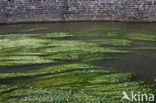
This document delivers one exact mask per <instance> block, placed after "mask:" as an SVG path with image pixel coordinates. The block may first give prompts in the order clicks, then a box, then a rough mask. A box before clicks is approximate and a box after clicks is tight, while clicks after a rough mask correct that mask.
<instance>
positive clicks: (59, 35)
mask: <svg viewBox="0 0 156 103" xmlns="http://www.w3.org/2000/svg"><path fill="white" fill-rule="evenodd" d="M71 36H73V35H71V34H69V33H63V32H62V33H46V34H41V35H40V36H39V37H41V38H63V37H71Z"/></svg>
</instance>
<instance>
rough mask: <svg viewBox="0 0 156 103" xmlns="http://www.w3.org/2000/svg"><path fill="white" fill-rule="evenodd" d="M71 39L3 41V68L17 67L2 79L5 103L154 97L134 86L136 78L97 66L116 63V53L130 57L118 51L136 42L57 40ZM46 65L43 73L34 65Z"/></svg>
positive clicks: (40, 37)
mask: <svg viewBox="0 0 156 103" xmlns="http://www.w3.org/2000/svg"><path fill="white" fill-rule="evenodd" d="M30 31H34V30H30ZM101 31H102V30H101ZM118 31H120V29H114V28H112V29H110V28H109V29H105V30H103V31H102V32H101V33H104V32H107V33H110V32H115V34H116V33H117V32H118ZM101 33H100V35H101ZM14 36H15V35H14ZM70 36H72V35H71V34H68V33H49V34H39V35H34V36H31V35H30V36H26V35H23V36H17V37H18V38H17V39H16V38H13V39H9V40H8V41H1V42H0V67H2V68H3V67H8V68H11V67H14V68H13V69H14V70H12V72H11V71H9V72H7V71H6V72H5V73H1V74H0V96H1V98H0V102H6V103H7V102H12V103H17V102H21V103H32V102H34V103H36V102H41V103H42V102H43V103H44V102H56V103H62V102H63V103H69V102H70V103H82V102H84V103H86V102H90V103H93V102H97V103H98V102H104V103H107V102H108V103H111V102H115V103H121V98H122V91H126V92H127V93H130V91H133V90H135V91H143V90H145V91H146V92H149V93H154V89H153V87H151V85H148V84H145V83H143V82H138V81H137V82H133V81H132V78H133V77H134V75H136V74H135V73H118V72H117V71H115V70H110V69H106V68H103V67H98V66H94V65H92V63H91V61H94V60H98V59H112V58H113V57H111V56H110V55H109V54H110V53H128V51H125V50H122V48H121V47H116V46H130V45H131V44H132V41H130V40H127V39H108V40H106V39H99V40H56V38H62V37H70ZM15 37H16V36H15ZM72 37H73V38H74V36H72ZM2 38H3V39H7V38H12V37H11V36H6V37H5V36H2ZM48 38H53V39H48ZM101 45H115V47H102V46H101ZM46 63H47V65H44V66H40V65H39V66H38V67H35V66H34V65H33V64H36V65H38V64H46ZM57 63H58V64H57ZM48 64H50V65H48ZM53 64H55V65H53ZM19 65H20V66H19ZM26 65H29V67H27V66H26ZM18 66H19V67H18ZM16 67H18V69H15V68H16ZM11 69H12V68H11ZM2 84H6V85H2Z"/></svg>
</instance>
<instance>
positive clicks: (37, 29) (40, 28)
mask: <svg viewBox="0 0 156 103" xmlns="http://www.w3.org/2000/svg"><path fill="white" fill-rule="evenodd" d="M46 29H48V28H47V27H39V28H33V29H27V30H22V32H33V31H39V30H46Z"/></svg>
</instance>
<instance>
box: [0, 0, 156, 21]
mask: <svg viewBox="0 0 156 103" xmlns="http://www.w3.org/2000/svg"><path fill="white" fill-rule="evenodd" d="M48 21H136V22H141V21H146V22H155V21H156V0H0V23H17V22H48Z"/></svg>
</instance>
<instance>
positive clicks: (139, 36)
mask: <svg viewBox="0 0 156 103" xmlns="http://www.w3.org/2000/svg"><path fill="white" fill-rule="evenodd" d="M126 36H127V38H129V39H134V40H149V41H156V35H155V34H141V33H129V34H127V35H126Z"/></svg>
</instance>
